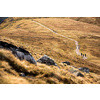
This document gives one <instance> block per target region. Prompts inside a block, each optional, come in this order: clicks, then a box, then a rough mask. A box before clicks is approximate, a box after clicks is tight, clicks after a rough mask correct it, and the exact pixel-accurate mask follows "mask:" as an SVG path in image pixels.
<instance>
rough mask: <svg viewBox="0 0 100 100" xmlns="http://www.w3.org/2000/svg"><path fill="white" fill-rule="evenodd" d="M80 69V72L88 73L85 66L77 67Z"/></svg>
mask: <svg viewBox="0 0 100 100" xmlns="http://www.w3.org/2000/svg"><path fill="white" fill-rule="evenodd" d="M78 69H79V70H80V71H82V72H86V73H89V71H90V70H89V69H88V68H87V67H81V68H78Z"/></svg>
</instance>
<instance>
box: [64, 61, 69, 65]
mask: <svg viewBox="0 0 100 100" xmlns="http://www.w3.org/2000/svg"><path fill="white" fill-rule="evenodd" d="M62 63H65V64H67V65H70V62H69V61H65V62H62Z"/></svg>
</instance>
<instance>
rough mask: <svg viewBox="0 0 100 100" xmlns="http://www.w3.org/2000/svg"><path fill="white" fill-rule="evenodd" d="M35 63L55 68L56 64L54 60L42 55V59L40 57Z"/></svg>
mask: <svg viewBox="0 0 100 100" xmlns="http://www.w3.org/2000/svg"><path fill="white" fill-rule="evenodd" d="M37 62H40V63H44V64H46V65H54V66H57V64H56V63H55V62H54V60H52V59H51V58H50V57H48V56H47V55H44V56H43V57H41V58H40V59H38V60H37Z"/></svg>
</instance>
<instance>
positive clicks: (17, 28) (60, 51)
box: [0, 17, 100, 84]
mask: <svg viewBox="0 0 100 100" xmlns="http://www.w3.org/2000/svg"><path fill="white" fill-rule="evenodd" d="M33 20H35V21H37V22H39V23H41V24H43V25H44V26H46V27H48V28H50V29H52V30H53V31H55V32H57V33H58V34H61V35H64V36H66V37H69V38H72V39H74V40H77V41H78V42H79V45H80V52H82V53H83V54H87V58H88V59H86V60H84V59H82V57H81V56H78V55H77V54H76V51H75V50H76V45H75V42H74V41H72V40H69V39H66V38H63V37H61V36H59V35H57V34H54V33H53V32H52V31H50V30H48V29H46V28H45V27H43V26H41V25H39V24H37V23H35V22H33ZM99 35H100V27H99V26H96V25H91V24H87V23H83V22H79V21H74V20H72V19H69V18H15V17H14V18H8V19H6V20H5V21H4V22H3V23H2V24H0V36H1V37H0V39H1V40H2V41H5V42H8V43H11V44H13V45H16V46H18V47H20V46H21V47H23V48H24V49H26V50H28V51H29V52H30V53H31V54H32V56H33V57H34V58H35V59H36V60H38V59H39V58H40V57H42V56H43V55H45V54H46V55H48V56H49V57H50V58H52V59H53V60H54V61H55V62H56V63H57V64H58V65H59V67H60V69H58V68H56V67H55V66H47V65H44V64H40V63H38V64H37V66H35V65H30V64H29V63H28V65H27V62H26V61H23V62H24V63H23V68H24V67H25V66H27V67H25V68H29V69H26V72H25V71H22V72H24V73H28V74H27V75H29V76H30V77H35V79H37V80H39V82H37V81H36V80H34V81H33V79H30V78H28V77H20V76H19V74H20V73H21V71H20V72H18V71H16V70H15V69H14V70H15V71H16V73H17V75H18V76H17V78H19V77H20V78H21V79H25V80H23V81H25V82H26V81H27V80H26V78H28V79H29V80H31V81H32V82H30V81H29V80H28V81H27V82H26V83H50V81H49V82H48V81H47V79H49V78H50V80H52V82H51V83H84V84H85V83H99V74H100V63H99V62H100V59H99V58H100V57H99V50H100V47H99V43H100V41H99ZM91 44H92V45H91ZM94 47H95V48H94ZM2 52H3V51H2ZM4 52H5V51H4ZM9 55H11V54H9ZM14 59H15V58H14ZM16 61H17V59H16V60H15V62H16ZM64 61H69V62H70V63H71V66H75V67H77V68H80V67H87V68H89V69H90V74H88V73H87V74H86V73H82V74H84V77H76V76H75V75H73V74H71V73H70V72H69V71H68V70H69V69H70V68H71V66H67V65H64V64H62V63H61V62H64ZM5 62H7V63H9V61H5ZM97 62H98V63H97ZM1 63H2V61H1ZM16 63H19V64H21V63H22V62H21V61H19V62H16ZM30 66H31V67H32V72H31V73H33V72H34V71H35V72H36V73H37V74H38V75H36V76H34V75H33V74H30V73H29V72H28V70H31V68H30ZM11 68H12V66H11V67H10V69H11ZM35 68H36V70H35ZM41 68H42V69H41ZM46 68H47V69H48V70H46V71H45V72H41V70H45V69H46ZM5 69H6V66H5ZM37 69H38V71H39V72H38V71H37ZM54 70H55V71H54ZM64 70H65V71H64ZM49 71H50V72H49ZM53 71H54V72H53ZM4 72H5V71H4ZM51 72H52V73H53V74H52V75H51V74H50V73H51ZM5 73H6V72H5ZM41 73H42V74H41ZM45 73H47V74H48V73H49V75H46V76H47V77H46V78H45ZM56 74H57V75H58V76H57V75H56ZM41 75H43V76H41ZM2 76H3V75H2ZM48 76H50V77H48ZM40 77H42V79H40ZM59 77H60V78H59ZM70 78H71V81H70ZM60 79H61V80H60ZM11 80H12V79H11ZM53 80H55V81H53ZM80 80H82V82H80ZM25 82H24V83H25ZM18 83H20V82H18ZM22 83H23V82H22Z"/></svg>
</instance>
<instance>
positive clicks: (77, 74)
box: [69, 68, 84, 77]
mask: <svg viewBox="0 0 100 100" xmlns="http://www.w3.org/2000/svg"><path fill="white" fill-rule="evenodd" d="M69 72H70V73H72V74H74V75H75V76H80V77H84V75H83V74H82V73H80V72H79V71H78V70H76V69H74V68H71V69H69Z"/></svg>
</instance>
